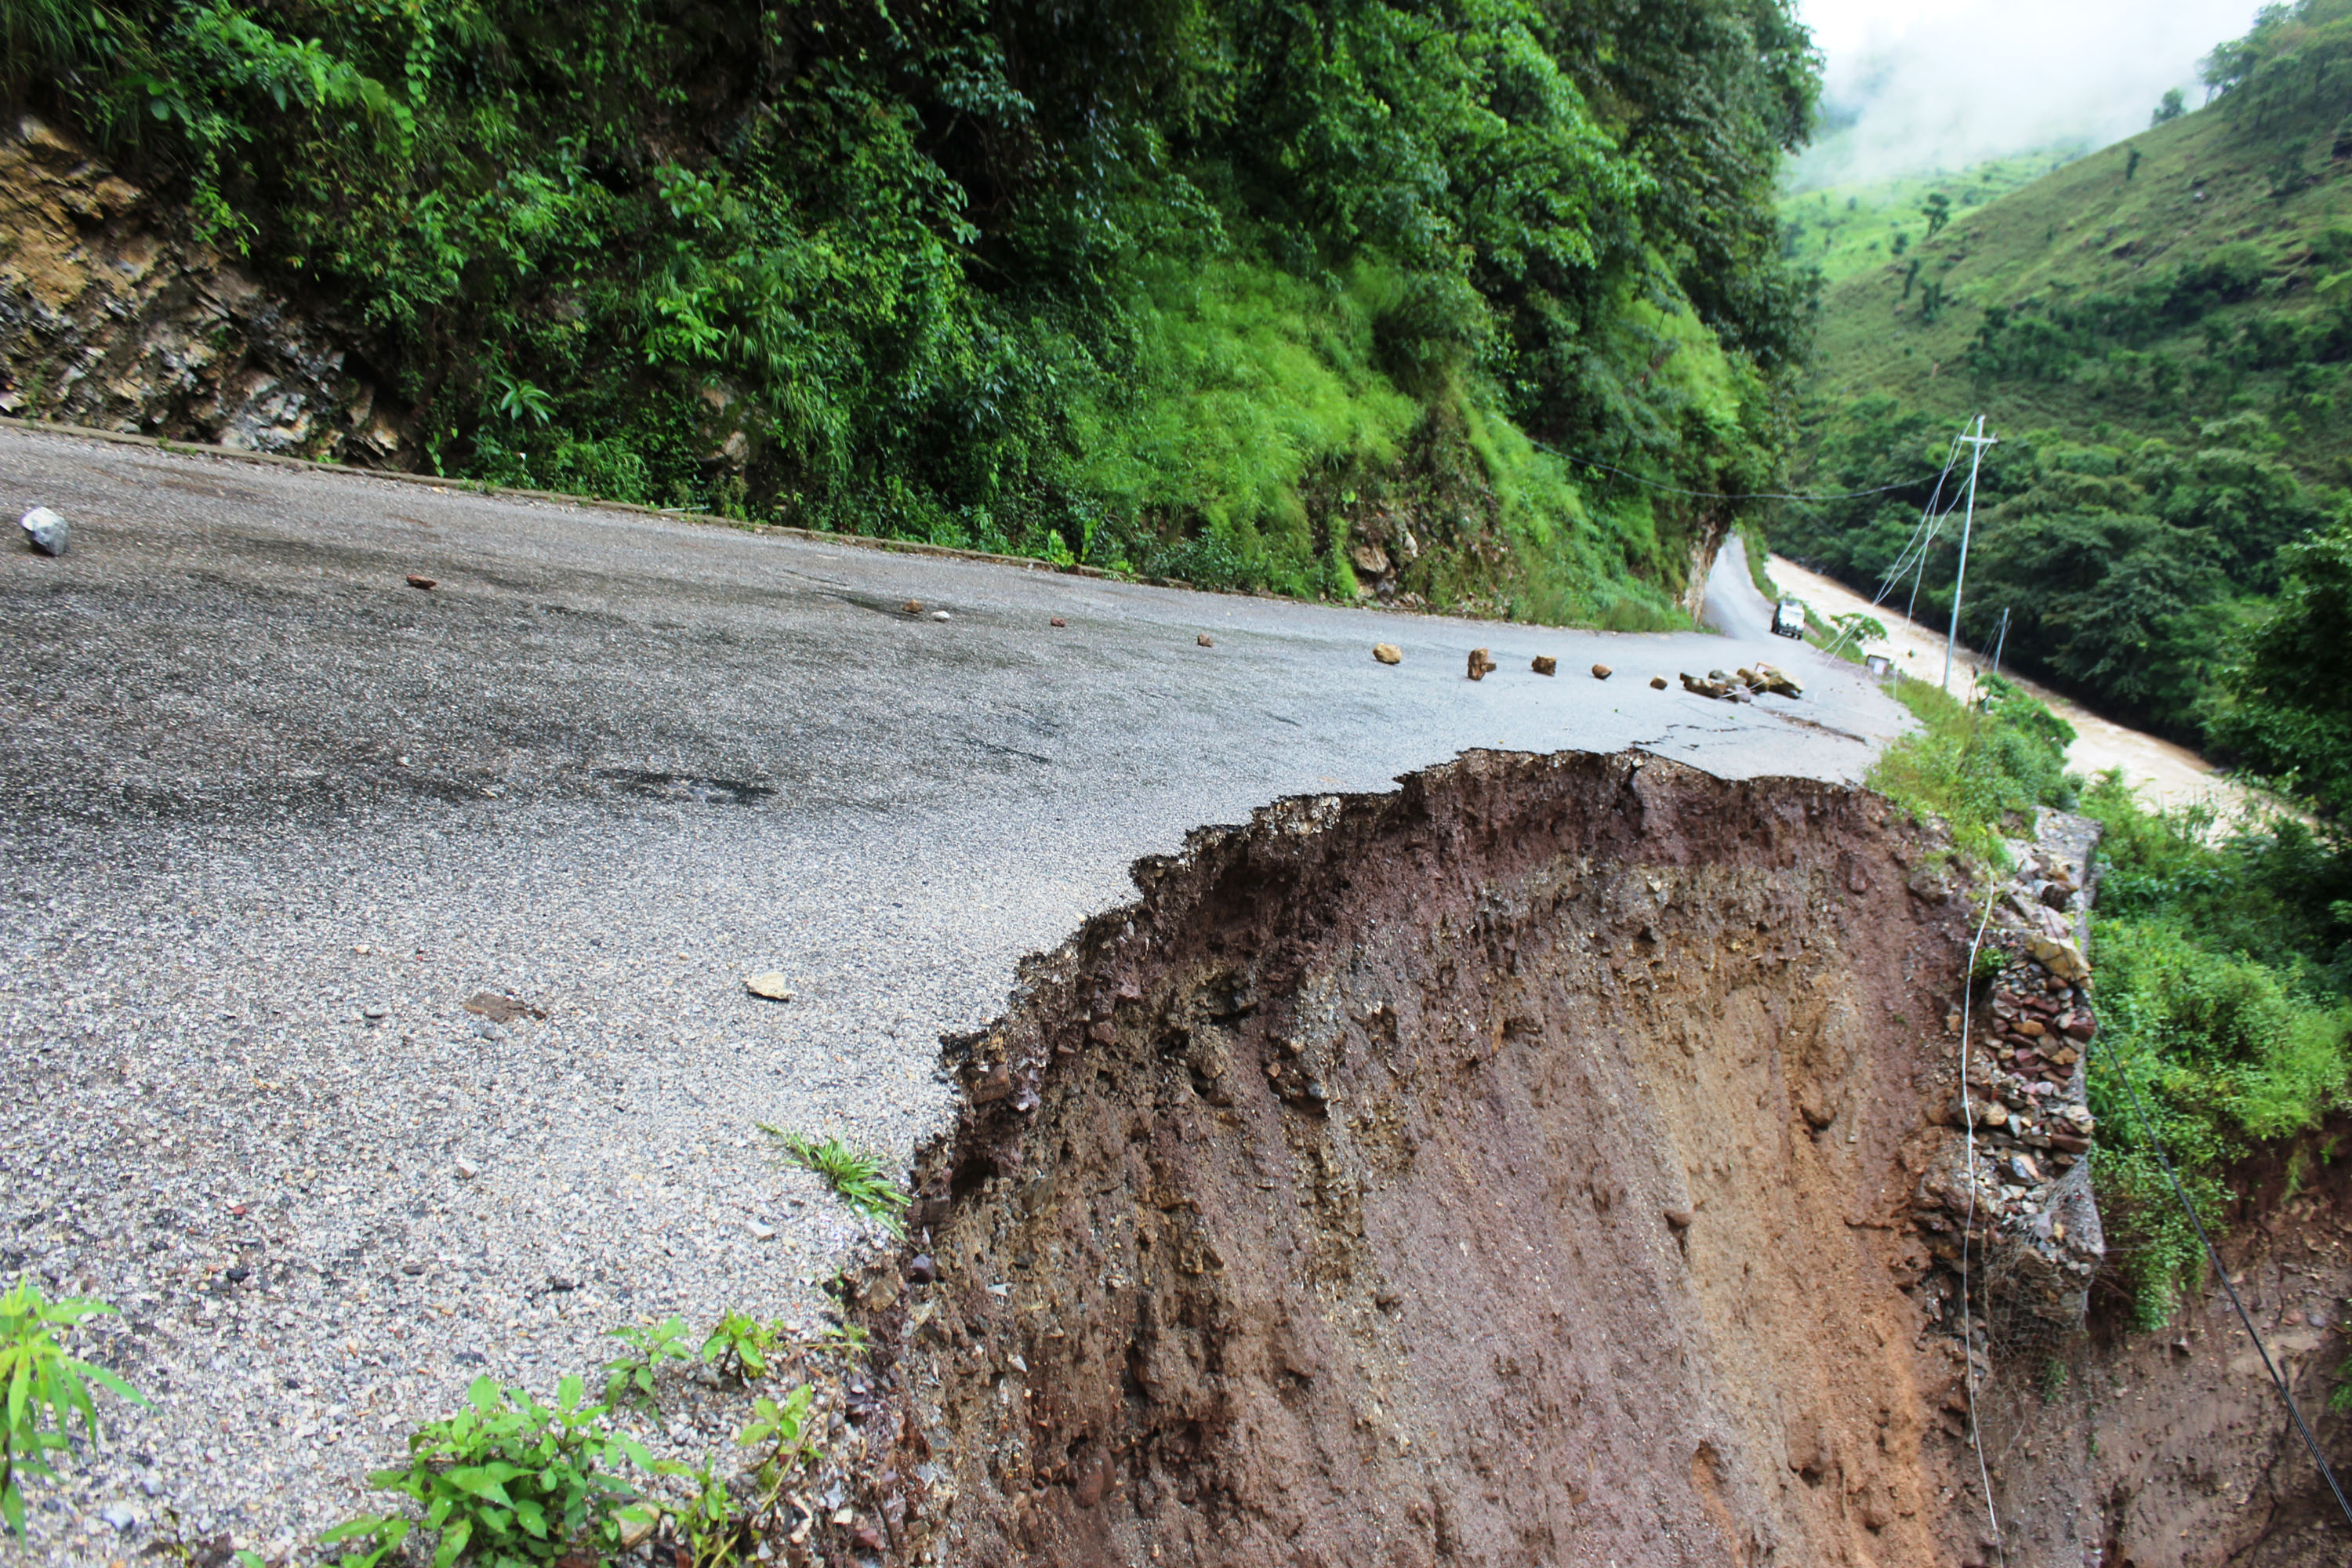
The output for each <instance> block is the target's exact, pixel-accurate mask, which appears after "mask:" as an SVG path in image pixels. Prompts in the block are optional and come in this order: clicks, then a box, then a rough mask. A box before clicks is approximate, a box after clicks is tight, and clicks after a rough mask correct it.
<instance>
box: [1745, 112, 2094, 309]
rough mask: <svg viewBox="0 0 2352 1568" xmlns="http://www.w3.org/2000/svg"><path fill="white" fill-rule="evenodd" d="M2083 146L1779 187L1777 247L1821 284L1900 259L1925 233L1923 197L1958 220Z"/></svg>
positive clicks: (2076, 155)
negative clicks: (1944, 203)
mask: <svg viewBox="0 0 2352 1568" xmlns="http://www.w3.org/2000/svg"><path fill="white" fill-rule="evenodd" d="M2084 151H2085V150H2084V149H2083V148H2081V147H2076V146H2066V147H2052V148H2045V149H2043V150H2041V151H2039V152H2032V153H2019V154H2017V155H2016V156H2015V157H2011V158H1996V159H1992V160H1990V161H1989V162H1986V163H1973V164H1970V165H1969V167H1967V168H1965V169H1962V170H1959V171H1958V173H1947V172H1945V171H1943V170H1940V169H1939V170H1937V171H1934V172H1933V173H1929V174H1907V175H1900V176H1896V177H1894V178H1890V179H1884V180H1855V181H1844V182H1841V183H1839V184H1831V185H1818V186H1811V187H1809V188H1806V189H1803V190H1793V191H1789V192H1786V193H1784V194H1783V195H1781V197H1780V230H1781V235H1782V252H1781V253H1782V254H1783V255H1785V256H1787V257H1788V258H1790V260H1791V261H1794V262H1796V263H1797V264H1798V265H1800V266H1801V267H1807V268H1812V269H1813V270H1815V271H1818V272H1819V273H1820V274H1821V275H1822V281H1823V282H1825V283H1829V284H1837V283H1842V282H1843V281H1845V279H1848V278H1851V277H1853V275H1854V274H1855V273H1858V272H1864V271H1868V270H1870V269H1872V268H1882V267H1885V266H1887V265H1888V264H1889V263H1893V264H1895V265H1897V266H1900V265H1904V264H1905V263H1906V261H1907V258H1908V257H1909V256H1910V255H1911V254H1912V253H1913V250H1914V247H1917V246H1918V245H1919V244H1920V243H1921V242H1922V241H1924V240H1925V239H1926V238H1927V216H1926V215H1925V213H1924V212H1923V210H1922V208H1923V205H1924V204H1925V203H1926V201H1927V197H1928V196H1929V195H1936V194H1941V195H1944V196H1945V197H1946V198H1948V200H1949V201H1950V203H1951V204H1952V205H1951V210H1952V215H1953V216H1952V221H1953V222H1954V223H1965V222H1968V221H1969V219H1970V218H1972V217H1973V216H1975V215H1976V211H1977V209H1978V208H1980V207H1982V206H1984V205H1987V204H1988V203H1990V202H1995V201H1998V200H2000V198H2001V197H2003V196H2005V195H2009V194H2010V193H2011V192H2012V191H2018V190H2022V189H2023V188H2024V187H2026V186H2027V185H2030V184H2032V183H2033V182H2034V181H2036V180H2039V179H2041V178H2042V176H2043V175H2045V174H2055V173H2057V172H2058V171H2059V170H2061V169H2063V168H2064V167H2065V166H2066V165H2067V164H2068V163H2072V162H2073V161H2074V160H2075V159H2076V158H2079V157H2081V156H2082V155H2083V153H2084Z"/></svg>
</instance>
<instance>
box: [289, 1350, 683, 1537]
mask: <svg viewBox="0 0 2352 1568" xmlns="http://www.w3.org/2000/svg"><path fill="white" fill-rule="evenodd" d="M582 1395H583V1384H582V1383H581V1380H580V1379H579V1378H577V1377H567V1378H565V1379H564V1380H563V1382H562V1384H561V1385H560V1387H559V1389H558V1391H557V1394H556V1401H555V1404H554V1405H541V1404H540V1403H539V1402H538V1401H537V1400H536V1399H534V1398H532V1397H531V1396H530V1394H528V1393H526V1392H525V1391H523V1390H521V1389H517V1388H502V1387H500V1386H499V1384H498V1383H497V1381H496V1380H495V1379H492V1378H489V1377H478V1378H476V1379H475V1380H474V1383H473V1386H472V1387H470V1388H468V1389H467V1391H466V1408H464V1409H462V1410H460V1411H458V1412H457V1414H456V1415H452V1416H450V1417H449V1418H448V1419H447V1420H445V1421H434V1422H429V1423H427V1424H426V1425H425V1426H422V1427H420V1428H418V1429H417V1430H416V1431H415V1433H413V1434H411V1435H410V1436H409V1439H408V1455H409V1458H408V1465H407V1467H406V1468H404V1469H396V1470H377V1471H375V1472H373V1474H371V1475H370V1476H369V1477H368V1484H369V1485H371V1486H373V1487H376V1488H379V1489H383V1490H385V1491H392V1492H398V1493H400V1494H401V1495H403V1496H404V1497H406V1498H408V1499H410V1500H412V1501H414V1502H415V1504H416V1505H417V1506H418V1507H420V1508H421V1509H423V1510H424V1519H423V1527H424V1528H425V1530H426V1531H433V1532H435V1533H436V1534H437V1535H438V1537H439V1540H438V1543H437V1545H436V1548H435V1551H434V1553H433V1568H450V1565H451V1564H452V1563H457V1562H460V1561H465V1562H470V1563H483V1564H486V1565H487V1568H530V1565H531V1564H535V1563H556V1562H560V1561H562V1560H563V1559H565V1558H572V1557H577V1556H581V1555H586V1556H589V1557H592V1558H597V1559H603V1558H608V1557H610V1556H612V1555H613V1554H614V1553H616V1552H617V1551H618V1549H619V1546H620V1541H621V1531H622V1528H623V1526H624V1525H625V1524H627V1523H635V1522H644V1521H650V1519H651V1517H652V1516H651V1513H650V1512H649V1510H646V1509H644V1508H642V1507H637V1506H631V1503H632V1500H633V1499H634V1498H635V1492H634V1490H633V1489H632V1488H631V1487H630V1486H629V1485H628V1483H626V1482H625V1481H624V1480H622V1479H620V1478H619V1477H618V1476H616V1475H614V1473H613V1471H614V1467H615V1466H616V1465H617V1464H618V1463H620V1462H621V1461H624V1460H625V1461H627V1462H628V1463H630V1464H633V1465H635V1466H636V1467H638V1468H640V1469H644V1470H646V1471H648V1472H650V1471H651V1470H652V1468H653V1457H652V1455H650V1454H649V1453H647V1452H646V1449H645V1447H644V1446H643V1445H642V1444H639V1443H638V1442H637V1441H636V1440H635V1439H634V1438H631V1437H628V1436H625V1435H623V1434H620V1433H616V1432H614V1431H612V1430H610V1429H609V1428H608V1427H607V1426H605V1425H604V1415H605V1411H604V1406H602V1405H584V1404H583V1403H582ZM404 1523H405V1521H400V1520H396V1519H391V1518H379V1519H363V1520H354V1521H351V1522H350V1523H348V1524H345V1525H342V1526H340V1527H338V1529H337V1530H336V1531H333V1532H332V1534H331V1540H335V1541H344V1540H352V1539H364V1538H367V1537H370V1536H380V1535H381V1533H382V1532H384V1531H390V1530H393V1529H394V1528H396V1527H399V1526H401V1525H403V1524H404Z"/></svg>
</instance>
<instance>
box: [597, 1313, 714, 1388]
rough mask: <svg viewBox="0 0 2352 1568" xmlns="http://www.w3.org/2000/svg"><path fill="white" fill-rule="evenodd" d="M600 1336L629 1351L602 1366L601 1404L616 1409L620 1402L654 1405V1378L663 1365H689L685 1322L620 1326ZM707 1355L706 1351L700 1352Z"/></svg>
mask: <svg viewBox="0 0 2352 1568" xmlns="http://www.w3.org/2000/svg"><path fill="white" fill-rule="evenodd" d="M604 1332H605V1333H606V1334H607V1335H609V1336H610V1337H612V1338H614V1339H616V1340H618V1341H620V1342H622V1343H623V1344H625V1345H626V1346H628V1347H629V1349H628V1353H627V1354H625V1355H619V1356H615V1357H614V1358H613V1359H612V1360H611V1361H608V1362H606V1363H604V1403H605V1404H607V1405H618V1404H619V1403H621V1401H623V1400H624V1399H635V1400H640V1401H642V1402H643V1403H645V1404H646V1405H651V1404H652V1403H653V1402H654V1378H655V1376H656V1373H659V1372H660V1370H661V1363H664V1362H666V1361H692V1360H693V1359H694V1352H693V1351H692V1350H691V1349H689V1348H688V1343H687V1341H688V1335H687V1331H686V1320H685V1319H684V1318H665V1319H663V1320H662V1321H660V1322H658V1323H652V1324H639V1323H624V1324H622V1325H621V1326H620V1327H619V1328H617V1329H607V1330H605V1331H604ZM703 1353H704V1354H706V1355H708V1354H709V1346H707V1345H706V1346H705V1347H704V1348H703Z"/></svg>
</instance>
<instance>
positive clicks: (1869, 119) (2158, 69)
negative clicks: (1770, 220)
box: [1788, 0, 2253, 191]
mask: <svg viewBox="0 0 2352 1568" xmlns="http://www.w3.org/2000/svg"><path fill="white" fill-rule="evenodd" d="M2252 9H2253V8H2252V5H2249V4H2248V3H2247V0H2176V3H2175V4H2171V5H2155V6H2150V5H2128V4H2120V3H2116V0H2078V3H2076V4H2073V5H2058V6H2053V5H2034V4H2031V3H2030V0H1976V3H1973V4H1963V5H1955V6H1945V7H1938V8H1936V9H1935V10H1934V11H1932V12H1919V13H1908V12H1890V10H1889V8H1887V7H1885V6H1879V5H1862V4H1856V3H1853V0H1812V3H1811V4H1808V5H1804V6H1803V7H1802V8H1801V14H1802V16H1804V19H1805V21H1806V23H1807V24H1808V25H1809V26H1811V27H1812V28H1813V31H1814V37H1815V41H1816V43H1817V44H1818V45H1819V46H1820V47H1822V51H1823V55H1824V65H1823V71H1822V124H1821V128H1820V130H1819V132H1818V133H1817V134H1816V135H1815V137H1814V139H1813V142H1812V143H1811V146H1809V147H1808V148H1806V149H1805V150H1804V152H1803V153H1801V154H1800V155H1799V156H1797V157H1796V158H1794V159H1793V160H1791V163H1790V170H1789V174H1788V182H1789V188H1790V189H1791V190H1795V191H1810V190H1817V189H1820V188H1822V187H1823V186H1829V185H1843V184H1853V183H1856V182H1876V181H1885V180H1888V179H1892V178H1897V177H1902V176H1906V175H1923V174H1951V173H1957V172H1958V171H1960V170H1962V169H1965V168H1967V167H1969V165H1971V164H1975V163H1984V162H1986V161H1989V160H1992V159H2000V158H2010V157H2013V156H2016V155H2018V154H2021V153H2029V152H2031V153H2043V152H2047V153H2052V154H2053V155H2056V156H2060V157H2063V156H2069V155H2073V156H2079V155H2080V154H2082V153H2088V152H2091V151H2093V150H2095V149H2096V148H2099V147H2104V146H2106V145H2108V144H2109V143H2111V142H2116V141H2118V140H2120V139H2122V138H2123V137H2126V136H2128V135H2130V134H2132V133H2133V132H2137V131H2141V130H2145V129H2146V128H2147V123H2148V114H2149V111H2150V110H2152V109H2153V108H2154V107H2155V106H2156V104H2157V103H2158V101H2160V100H2162V98H2163V96H2164V93H2165V92H2166V90H2167V89H2173V88H2178V89H2182V91H2183V92H2184V93H2185V94H2186V95H2187V98H2188V101H2189V103H2191V104H2194V103H2196V102H2198V101H2199V100H2200V97H2201V96H2202V89H2201V88H2200V86H2199V85H2198V82H2199V76H2198V68H2199V62H2200V60H2202V59H2203V58H2204V57H2205V56H2206V55H2207V54H2208V53H2209V52H2210V50H2211V48H2212V47H2213V45H2214V43H2215V41H2216V40H2218V39H2221V38H2224V37H2230V36H2231V35H2232V34H2234V33H2236V32H2238V31H2239V30H2240V29H2242V27H2244V26H2245V25H2246V24H2247V22H2248V21H2249V20H2251V19H2252Z"/></svg>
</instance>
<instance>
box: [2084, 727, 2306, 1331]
mask: <svg viewBox="0 0 2352 1568" xmlns="http://www.w3.org/2000/svg"><path fill="white" fill-rule="evenodd" d="M2084 810H2085V811H2087V812H2088V813H2089V814H2091V815H2092V816H2095V817H2097V818H2098V819H2099V821H2100V823H2101V825H2102V827H2103V837H2102V838H2101V840H2100V846H2099V860H2100V882H2099V903H2098V918H2097V919H2096V920H2095V921H2094V923H2093V926H2092V943H2093V947H2092V956H2093V959H2094V961H2095V965H2096V968H2097V976H2098V986H2099V1026H2100V1033H2099V1037H2098V1045H2097V1047H2096V1048H2095V1049H2094V1051H2093V1052H2092V1056H2091V1071H2090V1087H2091V1100H2092V1107H2093V1109H2094V1110H2095V1111H2096V1112H2097V1114H2098V1116H2099V1119H2100V1131H2099V1139H2098V1144H2097V1147H2096V1149H2095V1155H2094V1161H2095V1163H2094V1169H2095V1171H2096V1172H2097V1173H2098V1179H2099V1184H2100V1190H2101V1194H2102V1202H2103V1204H2104V1205H2105V1207H2106V1209H2107V1211H2108V1218H2109V1234H2110V1236H2111V1237H2112V1238H2113V1239H2114V1240H2115V1242H2116V1251H2117V1253H2118V1254H2119V1256H2120V1258H2121V1259H2122V1261H2123V1263H2124V1265H2125V1268H2126V1276H2127V1278H2128V1279H2130V1281H2131V1285H2132V1289H2133V1297H2134V1310H2135V1313H2136V1316H2137V1319H2138V1321H2140V1322H2141V1323H2142V1324H2143V1325H2144V1326H2148V1327H2154V1326H2158V1325H2160V1324H2161V1323H2162V1322H2163V1321H2165V1320H2166V1319H2167V1318H2168V1317H2169V1316H2170V1314H2171V1312H2172V1310H2173V1309H2174V1307H2175V1305H2176V1304H2177V1302H2178V1300H2179V1296H2180V1293H2181V1291H2182V1290H2183V1289H2186V1288H2187V1287H2188V1286H2189V1285H2190V1284H2191V1283H2192V1282H2193V1281H2195V1280H2196V1279H2198V1278H2199V1277H2200V1274H2201V1272H2202V1270H2203V1268H2204V1267H2205V1258H2204V1254H2203V1249H2202V1247H2200V1244H2199V1243H2198V1240H2197V1237H2196V1234H2195V1232H2194V1230H2193V1229H2192V1228H2191V1226H2189V1222H2188V1220H2187V1218H2186V1217H2185V1216H2184V1215H2181V1214H2180V1212H2179V1207H2178V1205H2177V1204H2176V1202H2175V1199H2174V1197H2173V1194H2172V1191H2171V1188H2170V1185H2169V1184H2168V1183H2167V1182H2166V1180H2165V1178H2164V1174H2163V1171H2162V1169H2161V1167H2160V1166H2159V1165H2158V1162H2157V1160H2156V1155H2155V1151H2154V1147H2153V1144H2152V1143H2151V1141H2150V1135H2151V1134H2153V1137H2154V1139H2156V1140H2158V1141H2160V1142H2162V1144H2163V1146H2164V1148H2165V1149H2166V1151H2167V1152H2168V1153H2169V1154H2170V1155H2171V1157H2172V1161H2173V1163H2174V1165H2175V1167H2176V1168H2177V1170H2178V1171H2179V1175H2180V1178H2181V1182H2182V1184H2183V1185H2184V1187H2185V1188H2186V1189H2187V1190H2188V1192H2189V1195H2190V1198H2191V1201H2192V1202H2194V1203H2195V1204H2196V1205H2197V1206H2198V1208H2199V1210H2200V1213H2202V1214H2203V1215H2204V1216H2205V1219H2206V1223H2207V1225H2208V1226H2216V1227H2217V1226H2219V1225H2220V1223H2221V1217H2222V1215H2223V1214H2224V1212H2225V1210H2226V1207H2227V1205H2228V1204H2229V1201H2230V1197H2231V1174H2232V1171H2233V1167H2234V1166H2235V1165H2236V1163H2238V1162H2239V1161H2240V1160H2242V1158H2243V1157H2244V1156H2245V1155H2246V1154H2247V1153H2249V1152H2251V1151H2252V1150H2253V1149H2254V1148H2255V1147H2256V1146H2257V1145H2259V1144H2262V1143H2264V1142H2274V1141H2278V1140H2283V1139H2291V1138H2294V1137H2296V1136H2298V1135H2299V1134H2301V1133H2304V1132H2305V1131H2309V1130H2310V1129H2312V1128H2314V1127H2315V1126H2316V1125H2317V1124H2318V1122H2319V1120H2320V1118H2321V1117H2323V1116H2324V1115H2326V1113H2327V1112H2328V1111H2329V1110H2333V1109H2336V1108H2337V1107H2338V1106H2339V1105H2340V1104H2342V1103H2343V1100H2344V1095H2345V1091H2346V1085H2347V1074H2352V1046H2347V1037H2352V1005H2347V1002H2346V1000H2345V993H2344V986H2343V973H2342V968H2341V963H2340V959H2339V956H2338V954H2339V952H2340V948H2339V946H2338V944H2337V942H2336V931H2335V927H2334V924H2333V917H2331V916H2330V915H2329V914H2328V912H2327V905H2328V901H2329V898H2330V895H2331V894H2332V893H2334V892H2336V891H2337V890H2338V889H2341V887H2342V885H2343V883H2344V881H2345V879H2346V878H2347V874H2348V873H2347V865H2346V860H2345V857H2344V856H2343V854H2342V853H2341V851H2340V849H2338V848H2336V847H2333V846H2331V845H2329V844H2328V843H2326V841H2324V840H2322V839H2321V838H2319V837H2317V836H2316V835H2315V834H2314V833H2313V831H2312V830H2311V829H2310V828H2309V827H2308V826H2305V824H2304V823H2302V822H2300V821H2298V820H2296V819H2294V818H2279V819H2276V820H2273V821H2270V822H2267V823H2260V824H2255V825H2252V826H2240V827H2237V828H2235V829H2233V830H2225V829H2224V827H2223V826H2222V825H2221V823H2220V822H2218V821H2217V819H2216V816H2215V814H2214V813H2213V812H2212V811H2211V810H2210V808H2207V807H2191V808H2189V809H2185V810H2179V811H2169V812H2168V811H2159V810H2151V809H2150V808H2148V807H2147V806H2145V805H2142V804H2141V803H2140V802H2139V800H2138V799H2137V797H2136V796H2135V795H2133V794H2132V792H2131V791H2130V790H2129V789H2128V788H2126V786H2125V784H2123V781H2122V779H2121V776H2120V775H2119V774H2117V773H2107V774H2105V775H2103V776H2102V777H2101V778H2100V779H2098V780H2097V781H2096V782H2095V783H2094V784H2093V785H2092V786H2091V788H2090V789H2089V790H2087V791H2086V792H2085V793H2084ZM2119 1068H2128V1069H2129V1071H2130V1073H2131V1076H2132V1078H2133V1079H2134V1081H2135V1082H2136V1083H2137V1086H2138V1088H2139V1091H2140V1106H2141V1109H2142V1110H2145V1113H2146V1114H2147V1118H2148V1121H2149V1125H2148V1126H2147V1127H2143V1126H2142V1125H2141V1123H2140V1121H2139V1120H2138V1117H2137V1114H2135V1112H2134V1108H2133V1106H2132V1105H2131V1103H2130V1101H2129V1100H2128V1098H2127V1096H2126V1094H2125V1092H2124V1088H2123V1084H2122V1082H2121V1080H2120V1079H2119V1078H2118V1077H2117V1076H2116V1075H2117V1071H2118V1069H2119Z"/></svg>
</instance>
